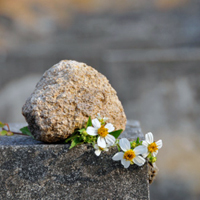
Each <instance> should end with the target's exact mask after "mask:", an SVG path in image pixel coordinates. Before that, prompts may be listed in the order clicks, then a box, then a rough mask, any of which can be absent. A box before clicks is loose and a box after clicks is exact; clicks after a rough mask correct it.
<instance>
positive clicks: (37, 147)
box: [0, 122, 149, 200]
mask: <svg viewBox="0 0 200 200" xmlns="http://www.w3.org/2000/svg"><path fill="white" fill-rule="evenodd" d="M12 127H13V125H12V126H11V129H12ZM129 133H131V135H130V137H131V138H136V137H137V136H142V133H141V130H140V128H139V127H137V124H134V123H133V122H132V123H129V125H127V127H126V131H125V132H124V133H123V134H124V136H127V135H129ZM122 136H123V135H122ZM5 141H7V143H6V144H5V143H4V142H5ZM8 141H10V143H9V142H8ZM21 141H24V144H22V143H21ZM18 143H19V144H18ZM115 152H117V149H115V148H113V149H111V151H109V152H103V153H102V154H101V156H100V157H97V156H96V155H95V154H94V150H93V148H91V146H89V145H81V146H78V147H75V148H73V149H71V150H69V145H68V144H56V145H54V144H42V143H41V142H40V144H39V143H38V141H35V140H33V139H32V138H30V137H28V136H13V137H8V136H2V137H0V199H3V200H7V199H9V200H10V199H11V200H16V199H22V200H31V199H34V200H39V199H42V200H49V199H53V200H54V199H55V200H60V199H63V200H68V199H69V200H75V199H76V200H86V199H87V200H90V199H102V200H104V199H105V200H106V199H110V200H111V199H130V200H131V199H132V200H148V199H149V184H148V173H147V171H148V170H147V165H146V164H145V165H144V166H143V167H137V166H131V167H130V168H128V169H124V168H123V166H122V165H121V163H120V162H114V161H112V160H111V158H112V156H113V154H114V153H115Z"/></svg>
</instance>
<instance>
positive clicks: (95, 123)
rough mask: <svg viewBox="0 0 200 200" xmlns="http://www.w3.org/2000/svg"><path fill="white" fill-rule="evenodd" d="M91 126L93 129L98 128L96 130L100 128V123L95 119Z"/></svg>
mask: <svg viewBox="0 0 200 200" xmlns="http://www.w3.org/2000/svg"><path fill="white" fill-rule="evenodd" d="M92 125H93V126H94V127H95V128H98V129H99V128H100V127H101V123H100V122H99V120H98V119H97V118H95V119H93V120H92Z"/></svg>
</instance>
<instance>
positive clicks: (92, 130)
mask: <svg viewBox="0 0 200 200" xmlns="http://www.w3.org/2000/svg"><path fill="white" fill-rule="evenodd" d="M97 130H98V129H97V128H94V127H92V126H89V127H87V129H86V132H87V134H88V135H92V136H95V135H98V133H97Z"/></svg>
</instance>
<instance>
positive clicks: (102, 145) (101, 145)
mask: <svg viewBox="0 0 200 200" xmlns="http://www.w3.org/2000/svg"><path fill="white" fill-rule="evenodd" d="M107 121H108V118H105V117H104V118H102V117H101V116H100V114H98V115H97V118H95V119H93V120H91V118H90V117H89V120H88V122H87V126H86V128H83V129H81V130H77V131H75V132H74V133H73V134H72V136H71V137H70V138H68V139H67V140H66V141H65V142H66V143H67V142H69V141H71V146H70V148H73V147H75V146H76V145H78V144H82V143H91V144H93V147H94V150H95V151H94V153H95V154H96V155H97V156H99V155H100V154H101V152H102V151H109V148H110V147H112V146H117V147H118V150H119V152H118V153H116V154H115V155H114V156H113V157H112V159H113V160H114V161H121V164H122V165H123V166H124V168H128V167H129V166H130V165H133V164H136V165H138V166H142V165H144V163H145V162H146V158H147V160H148V162H150V163H154V162H155V161H156V156H157V154H158V149H160V148H161V147H162V140H158V141H157V142H155V141H154V138H153V134H152V133H151V132H149V133H147V134H146V135H145V140H143V141H140V139H139V138H137V140H136V141H129V140H128V139H126V138H121V139H118V137H119V135H120V134H121V132H122V131H123V130H115V128H114V126H113V125H112V124H111V123H107Z"/></svg>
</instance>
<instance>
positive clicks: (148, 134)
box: [145, 132, 153, 144]
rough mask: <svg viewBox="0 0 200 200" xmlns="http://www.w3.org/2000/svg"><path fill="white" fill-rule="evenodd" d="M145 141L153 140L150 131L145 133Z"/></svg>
mask: <svg viewBox="0 0 200 200" xmlns="http://www.w3.org/2000/svg"><path fill="white" fill-rule="evenodd" d="M145 139H146V141H147V142H148V143H149V144H151V143H152V142H153V134H152V133H151V132H149V133H147V134H145Z"/></svg>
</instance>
